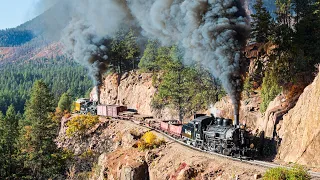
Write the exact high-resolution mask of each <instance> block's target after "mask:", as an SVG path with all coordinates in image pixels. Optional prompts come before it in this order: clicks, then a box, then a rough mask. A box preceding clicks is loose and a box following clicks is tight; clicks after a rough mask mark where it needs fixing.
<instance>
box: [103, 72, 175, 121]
mask: <svg viewBox="0 0 320 180" xmlns="http://www.w3.org/2000/svg"><path fill="white" fill-rule="evenodd" d="M117 78H118V76H117V75H115V74H111V75H107V76H104V78H103V83H102V86H100V103H101V104H119V105H126V106H128V108H130V109H136V110H138V112H139V113H140V114H143V115H153V116H154V117H157V118H161V119H178V113H177V112H176V111H175V110H171V109H164V110H161V111H159V110H156V109H153V108H152V98H153V96H154V94H155V93H156V91H157V89H156V88H155V87H154V86H153V85H152V73H139V72H136V71H131V72H129V73H125V74H123V75H122V76H121V80H120V84H119V85H118V83H117Z"/></svg>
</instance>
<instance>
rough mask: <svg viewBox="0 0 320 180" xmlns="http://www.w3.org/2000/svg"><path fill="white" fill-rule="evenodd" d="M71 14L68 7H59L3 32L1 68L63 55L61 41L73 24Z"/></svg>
mask: <svg viewBox="0 0 320 180" xmlns="http://www.w3.org/2000/svg"><path fill="white" fill-rule="evenodd" d="M57 11H58V12H61V13H56V12H57ZM68 13H69V11H68V7H66V6H63V5H60V4H57V5H55V6H53V7H52V8H50V9H49V10H47V11H45V12H44V13H43V14H41V15H39V16H37V17H36V18H34V19H32V20H30V21H27V22H25V23H24V24H21V25H20V26H18V27H16V28H10V29H5V30H0V64H3V63H5V62H12V61H19V60H28V59H34V58H42V57H45V58H51V57H55V56H57V55H62V52H63V50H62V46H61V44H60V43H59V39H60V34H61V32H62V30H63V29H64V28H65V27H66V25H67V24H68V22H69V20H70V15H69V14H68ZM53 14H55V15H54V16H53ZM50 51H51V52H50Z"/></svg>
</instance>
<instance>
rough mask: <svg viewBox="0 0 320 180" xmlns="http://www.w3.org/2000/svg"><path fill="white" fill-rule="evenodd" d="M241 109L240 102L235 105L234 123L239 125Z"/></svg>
mask: <svg viewBox="0 0 320 180" xmlns="http://www.w3.org/2000/svg"><path fill="white" fill-rule="evenodd" d="M239 111H240V102H239V103H237V104H236V105H234V120H233V125H235V126H237V125H239V114H240V113H239Z"/></svg>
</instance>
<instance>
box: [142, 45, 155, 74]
mask: <svg viewBox="0 0 320 180" xmlns="http://www.w3.org/2000/svg"><path fill="white" fill-rule="evenodd" d="M157 50H158V43H157V42H156V41H150V40H149V41H148V44H147V47H146V49H145V50H144V52H143V56H142V58H141V59H140V62H139V68H140V69H141V70H142V71H147V72H151V71H156V70H159V66H158V65H157V61H156V58H157Z"/></svg>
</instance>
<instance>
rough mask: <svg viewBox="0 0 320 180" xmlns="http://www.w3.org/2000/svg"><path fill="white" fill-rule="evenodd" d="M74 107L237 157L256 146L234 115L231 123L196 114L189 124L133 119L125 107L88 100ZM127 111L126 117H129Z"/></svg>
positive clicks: (247, 155)
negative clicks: (99, 103)
mask: <svg viewBox="0 0 320 180" xmlns="http://www.w3.org/2000/svg"><path fill="white" fill-rule="evenodd" d="M75 110H76V112H78V113H80V114H87V113H90V114H93V115H99V116H108V117H112V118H117V119H126V120H128V119H129V120H132V121H133V122H135V123H139V124H142V125H146V126H149V127H152V128H155V129H158V130H160V131H162V132H164V133H167V134H168V135H170V136H172V137H174V138H175V139H178V140H181V141H183V142H184V143H186V144H188V145H192V146H194V147H198V148H200V149H203V150H206V151H210V152H216V153H220V154H223V155H226V156H233V157H237V158H253V157H254V156H255V154H256V149H255V146H254V144H253V143H252V142H253V136H251V135H250V133H249V132H248V131H247V130H246V128H245V126H244V125H239V123H238V122H239V120H238V119H239V116H237V115H236V116H235V119H234V123H233V121H232V120H231V119H224V118H220V117H214V116H213V115H211V116H206V115H205V114H196V115H195V116H194V118H193V120H191V121H190V122H189V123H187V124H182V123H181V122H180V121H177V120H171V121H170V120H169V121H168V120H167V121H160V123H158V122H156V121H150V120H149V121H148V120H146V119H143V120H142V121H137V120H136V118H135V117H134V116H133V115H132V112H130V113H128V112H127V111H128V109H127V107H126V106H117V105H97V103H95V102H93V101H90V100H89V99H79V100H77V101H76V102H75ZM129 114H130V116H129Z"/></svg>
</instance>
